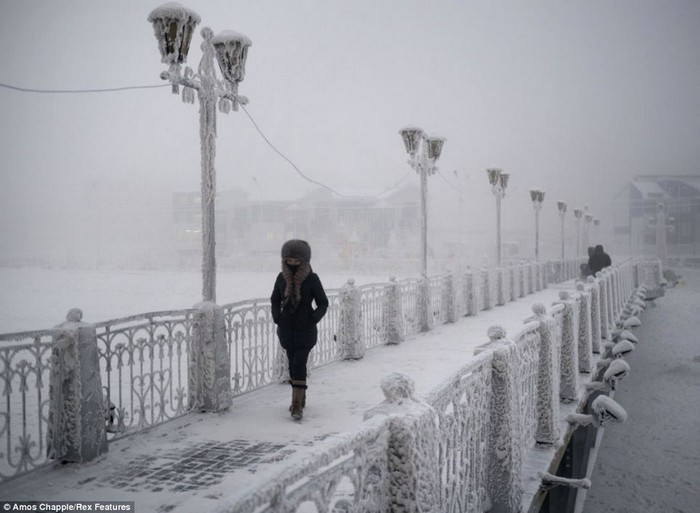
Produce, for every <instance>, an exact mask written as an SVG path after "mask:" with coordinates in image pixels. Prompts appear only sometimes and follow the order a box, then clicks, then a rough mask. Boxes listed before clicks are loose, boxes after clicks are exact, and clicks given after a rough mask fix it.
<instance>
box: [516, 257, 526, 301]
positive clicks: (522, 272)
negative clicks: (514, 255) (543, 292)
mask: <svg viewBox="0 0 700 513" xmlns="http://www.w3.org/2000/svg"><path fill="white" fill-rule="evenodd" d="M518 269H519V271H520V297H525V296H527V285H526V284H527V272H526V270H525V264H523V263H520V264H518Z"/></svg>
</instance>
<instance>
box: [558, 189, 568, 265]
mask: <svg viewBox="0 0 700 513" xmlns="http://www.w3.org/2000/svg"><path fill="white" fill-rule="evenodd" d="M557 210H559V218H560V219H561V261H562V262H563V261H564V218H565V217H566V202H564V201H557Z"/></svg>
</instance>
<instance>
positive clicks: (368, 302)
mask: <svg viewBox="0 0 700 513" xmlns="http://www.w3.org/2000/svg"><path fill="white" fill-rule="evenodd" d="M387 288H388V285H386V284H383V283H375V284H371V285H362V286H360V287H358V298H359V301H360V304H361V307H362V308H361V310H360V324H361V326H362V329H363V336H364V340H363V341H362V343H361V345H362V348H363V349H364V348H370V347H377V346H380V345H382V344H384V343H385V340H384V337H383V331H384V327H383V325H382V320H383V319H384V312H383V309H384V306H385V301H384V297H385V296H386V293H387ZM356 354H358V355H360V356H359V357H361V356H363V355H364V351H363V350H362V349H359V350H358V351H357V353H356ZM353 358H357V356H353Z"/></svg>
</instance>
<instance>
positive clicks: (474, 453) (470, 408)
mask: <svg viewBox="0 0 700 513" xmlns="http://www.w3.org/2000/svg"><path fill="white" fill-rule="evenodd" d="M491 393H492V390H491V357H490V355H487V354H483V355H480V356H478V357H476V358H475V359H474V360H473V361H472V362H470V363H469V364H467V365H465V366H464V367H462V368H461V369H460V370H459V371H458V372H456V373H455V374H454V375H452V376H451V377H450V378H449V379H448V380H447V381H445V382H443V383H442V384H440V385H439V386H438V387H436V388H435V389H433V391H432V392H431V393H430V394H429V395H428V397H427V398H426V402H427V403H428V404H430V405H431V406H432V407H433V408H435V410H436V412H437V414H438V419H439V422H438V429H437V435H438V436H437V439H438V451H439V454H438V465H439V490H440V494H439V511H441V512H445V513H461V512H463V511H483V509H484V506H485V505H486V504H485V500H486V485H487V479H488V468H487V459H488V444H489V413H490V410H489V408H490V404H491Z"/></svg>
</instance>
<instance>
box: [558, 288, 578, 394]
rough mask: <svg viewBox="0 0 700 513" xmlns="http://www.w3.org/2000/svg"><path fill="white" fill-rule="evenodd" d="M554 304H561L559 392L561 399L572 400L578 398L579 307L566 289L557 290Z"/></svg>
mask: <svg viewBox="0 0 700 513" xmlns="http://www.w3.org/2000/svg"><path fill="white" fill-rule="evenodd" d="M555 305H561V306H562V309H561V331H562V333H561V353H560V370H561V379H560V388H559V394H560V397H561V399H562V400H564V401H568V402H573V401H576V400H577V399H578V385H577V377H578V372H579V370H578V369H579V363H578V316H579V308H578V305H577V304H576V300H575V299H573V298H572V297H571V295H570V294H569V292H568V291H566V290H562V291H560V292H559V301H558V302H557V303H555Z"/></svg>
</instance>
